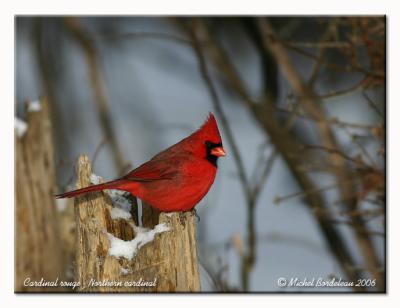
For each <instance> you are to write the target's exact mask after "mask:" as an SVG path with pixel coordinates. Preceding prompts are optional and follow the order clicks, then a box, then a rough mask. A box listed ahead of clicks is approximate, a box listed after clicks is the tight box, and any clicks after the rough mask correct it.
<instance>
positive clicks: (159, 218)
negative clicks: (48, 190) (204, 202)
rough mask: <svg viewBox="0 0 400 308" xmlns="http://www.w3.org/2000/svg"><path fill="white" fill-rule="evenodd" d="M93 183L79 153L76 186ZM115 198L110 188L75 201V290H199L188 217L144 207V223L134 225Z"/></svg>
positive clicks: (192, 230)
mask: <svg viewBox="0 0 400 308" xmlns="http://www.w3.org/2000/svg"><path fill="white" fill-rule="evenodd" d="M99 181H100V182H101V181H102V179H99V178H98V177H95V176H94V175H93V174H92V171H91V166H90V162H89V159H88V158H87V156H85V155H81V156H80V157H79V161H78V184H77V188H82V187H86V186H88V185H90V184H91V183H93V182H95V183H96V182H99ZM118 198H119V201H121V198H123V197H122V196H121V194H118V191H114V190H112V191H111V190H110V191H105V192H98V193H91V194H87V195H84V196H81V197H78V198H76V199H75V218H76V226H77V241H76V245H77V247H76V262H75V264H76V268H75V275H76V277H75V281H77V282H79V285H80V286H79V291H80V292H198V291H200V279H199V270H198V261H197V247H196V236H195V234H196V229H195V218H194V217H193V215H192V214H191V213H185V214H183V215H182V216H183V217H182V218H183V219H182V218H181V217H180V215H179V214H178V213H173V214H172V215H166V214H163V213H161V214H159V213H158V212H157V211H149V210H148V209H144V210H143V216H142V217H141V220H142V221H143V222H146V223H144V224H143V225H144V226H145V227H138V226H137V225H138V220H139V218H138V217H134V213H136V209H131V211H129V209H127V208H126V204H124V202H122V205H121V202H118ZM117 203H118V204H117ZM149 215H151V217H149ZM149 222H152V224H150V223H149Z"/></svg>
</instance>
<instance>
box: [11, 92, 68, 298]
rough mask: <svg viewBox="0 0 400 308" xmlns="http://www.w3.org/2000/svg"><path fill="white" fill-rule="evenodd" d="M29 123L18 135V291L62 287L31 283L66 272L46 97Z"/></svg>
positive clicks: (16, 247)
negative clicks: (37, 285)
mask: <svg viewBox="0 0 400 308" xmlns="http://www.w3.org/2000/svg"><path fill="white" fill-rule="evenodd" d="M32 109H33V108H32ZM27 125H28V129H27V131H26V132H25V133H24V134H23V135H22V136H17V134H16V137H15V149H16V177H15V187H16V188H15V194H16V208H15V210H16V211H15V213H16V218H15V224H16V241H15V251H16V257H15V286H14V287H15V291H16V292H42V291H47V292H51V291H59V290H60V289H59V288H53V287H49V288H43V287H29V286H26V284H28V285H29V282H33V281H40V280H41V279H42V278H43V279H44V280H46V281H55V280H56V279H57V278H59V279H63V278H64V272H65V270H64V260H63V254H62V250H61V249H62V248H61V245H60V235H59V225H58V213H57V209H56V206H55V200H54V197H53V195H54V192H55V188H56V181H55V168H54V153H53V140H52V126H51V121H50V117H49V106H48V102H47V100H46V99H41V101H40V105H39V104H38V103H37V104H36V105H35V108H34V110H31V111H30V112H29V109H28V112H27ZM28 279H29V280H28ZM24 284H25V285H24Z"/></svg>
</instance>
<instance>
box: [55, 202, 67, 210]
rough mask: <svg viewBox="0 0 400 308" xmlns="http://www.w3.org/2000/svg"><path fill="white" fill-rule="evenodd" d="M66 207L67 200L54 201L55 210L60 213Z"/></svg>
mask: <svg viewBox="0 0 400 308" xmlns="http://www.w3.org/2000/svg"><path fill="white" fill-rule="evenodd" d="M67 206H68V199H56V207H57V210H58V211H59V212H60V213H62V212H64V211H65V209H66V208H67Z"/></svg>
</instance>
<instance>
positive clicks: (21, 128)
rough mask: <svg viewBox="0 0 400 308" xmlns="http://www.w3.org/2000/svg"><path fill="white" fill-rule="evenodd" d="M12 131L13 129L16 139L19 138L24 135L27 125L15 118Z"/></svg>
mask: <svg viewBox="0 0 400 308" xmlns="http://www.w3.org/2000/svg"><path fill="white" fill-rule="evenodd" d="M14 129H15V133H16V134H17V136H18V138H21V137H22V136H23V135H25V133H26V131H27V129H28V124H27V123H26V122H25V121H23V120H21V119H19V118H17V117H15V121H14Z"/></svg>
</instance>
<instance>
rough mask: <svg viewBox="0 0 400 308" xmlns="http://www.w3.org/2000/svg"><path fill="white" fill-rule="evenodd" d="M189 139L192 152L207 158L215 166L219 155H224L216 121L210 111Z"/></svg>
mask: <svg viewBox="0 0 400 308" xmlns="http://www.w3.org/2000/svg"><path fill="white" fill-rule="evenodd" d="M189 139H191V140H192V144H191V146H192V150H193V153H194V154H195V155H196V156H200V157H202V158H205V159H207V160H208V161H209V162H210V163H212V164H213V165H214V166H217V160H218V158H219V157H221V156H225V155H226V153H225V150H224V148H223V146H222V139H221V135H220V133H219V130H218V125H217V121H216V120H215V117H214V115H213V114H212V113H211V112H210V114H209V115H208V118H207V120H206V121H205V122H204V124H203V125H202V126H201V127H200V128H199V129H198V130H197V131H196V132H194V133H193V134H192V135H191V136H190V137H189Z"/></svg>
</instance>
